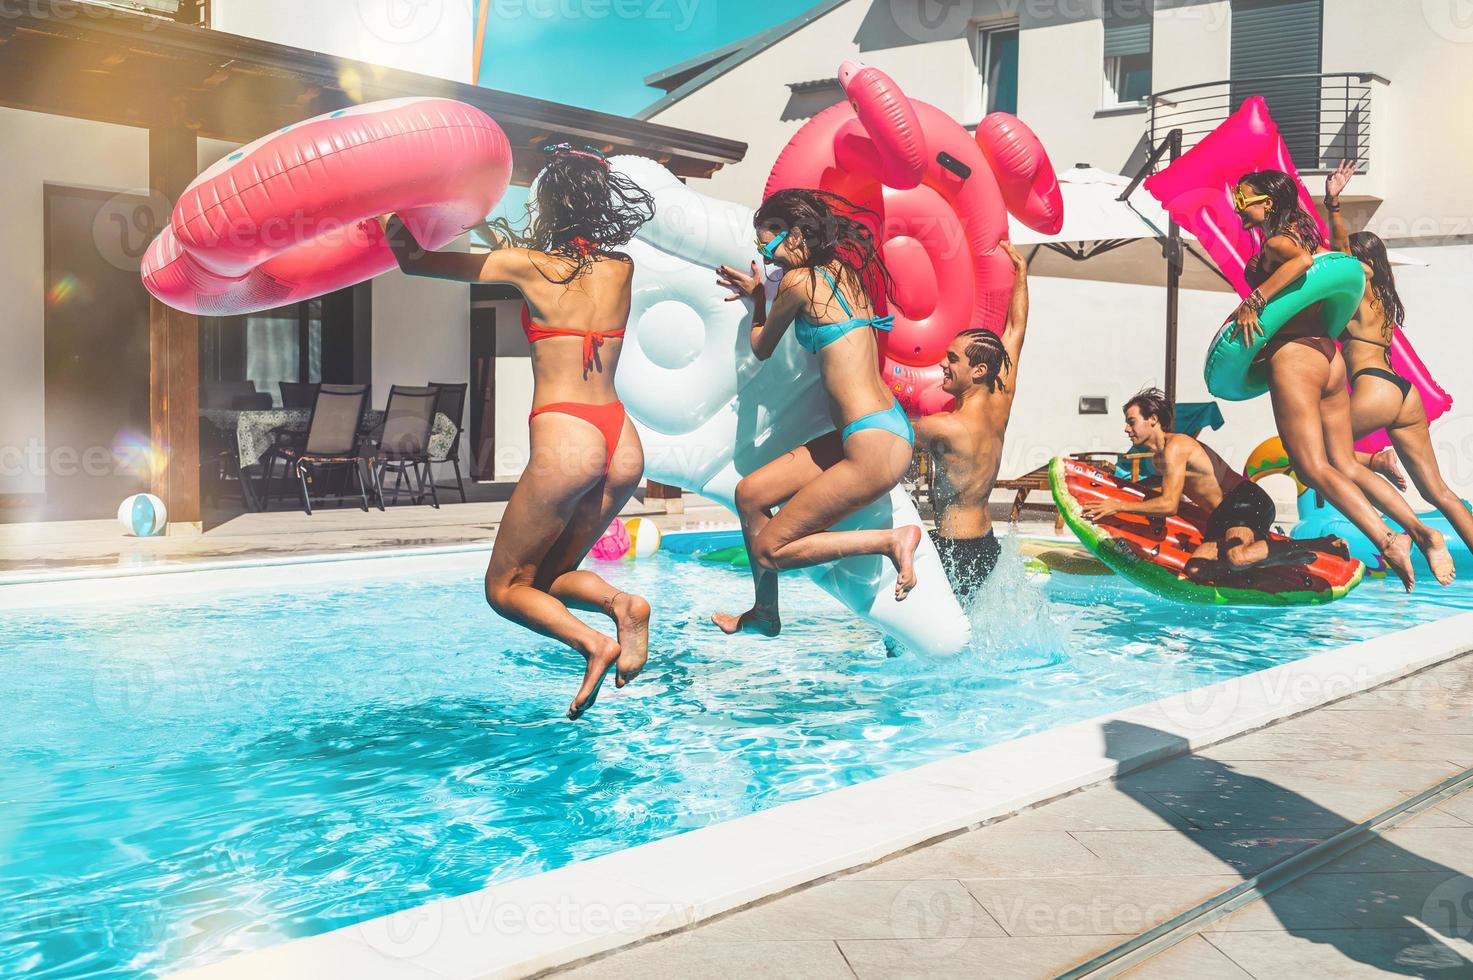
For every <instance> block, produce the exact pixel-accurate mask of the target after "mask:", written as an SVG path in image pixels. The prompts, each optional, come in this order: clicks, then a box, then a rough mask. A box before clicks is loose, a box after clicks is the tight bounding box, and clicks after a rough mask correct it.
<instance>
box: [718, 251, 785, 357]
mask: <svg viewBox="0 0 1473 980" xmlns="http://www.w3.org/2000/svg"><path fill="white" fill-rule="evenodd" d="M716 281H717V282H718V283H719V284H720V285H722V286H725V287H726V288H727V289H729V290H731V295H730V296H727V297H726V301H727V302H728V303H730V302H734V301H736V300H742V299H745V300H749V301H750V302H751V303H752V334H751V337H750V338H749V339H750V341H751V344H752V353H753V354H755V355H756V356H757V360H759V361H765V360H767V359H768V358H769V357H771V356H772V353H773V351H775V350H777V344H778V341H780V340H782V339H783V334H785V333H787V330H788V325H789V324H791V323H792V322H793V318H794V317H795V316H797V315H798V311H800V310H801V309H802V308H803V306H804V304H805V303H806V302H807V298H806V297H807V295H808V293H807V292H805V287H804V286H803V285H802V284H801V283H800V282H799V278H798V276H797V275H796V274H795V272H788V273H787V274H785V275H784V276H783V280H782V283H781V284H780V285H779V286H778V290H777V295H776V296H775V297H773V301H772V309H771V310H768V309H767V290H766V289H765V287H764V285H763V280H762V276H761V275H759V274H758V272H757V263H756V262H753V263H752V268H751V271H750V272H743V271H742V270H740V269H738V268H735V267H734V266H729V265H723V266H721V267H720V268H718V269H717V270H716Z"/></svg>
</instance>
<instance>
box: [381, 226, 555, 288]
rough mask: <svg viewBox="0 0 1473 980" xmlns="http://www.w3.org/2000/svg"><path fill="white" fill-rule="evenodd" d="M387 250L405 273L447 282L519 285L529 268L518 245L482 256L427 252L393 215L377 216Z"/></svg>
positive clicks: (527, 256) (527, 258)
mask: <svg viewBox="0 0 1473 980" xmlns="http://www.w3.org/2000/svg"><path fill="white" fill-rule="evenodd" d="M379 221H380V224H381V226H382V227H383V230H384V238H385V240H386V241H387V242H388V244H389V249H390V250H391V251H392V252H393V253H394V258H395V260H397V261H398V263H399V271H400V272H402V273H404V274H405V275H407V276H421V277H425V278H429V279H447V280H449V281H451V282H496V283H508V284H510V285H513V286H521V285H522V283H523V282H524V281H525V280H526V274H527V273H528V272H529V271H531V270H532V258H531V254H530V253H529V252H528V251H527V250H526V249H522V248H501V249H496V250H493V251H491V252H489V253H486V254H484V255H481V254H476V253H472V252H431V251H429V250H427V249H425V248H424V247H423V246H421V245H420V244H419V242H418V241H417V240H416V239H415V237H414V233H413V232H411V231H410V230H409V228H408V226H406V225H405V224H404V221H403V219H401V218H400V217H399V216H398V215H397V214H393V215H386V216H385V217H383V218H381V219H379Z"/></svg>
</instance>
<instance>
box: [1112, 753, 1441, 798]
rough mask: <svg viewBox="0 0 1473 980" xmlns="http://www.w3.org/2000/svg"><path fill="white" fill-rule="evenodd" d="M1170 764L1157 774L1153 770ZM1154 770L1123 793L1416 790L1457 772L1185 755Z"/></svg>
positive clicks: (1129, 779) (1418, 765)
mask: <svg viewBox="0 0 1473 980" xmlns="http://www.w3.org/2000/svg"><path fill="white" fill-rule="evenodd" d="M1168 767H1174V768H1172V770H1171V771H1169V772H1166V773H1161V774H1159V775H1157V772H1158V769H1167V768H1168ZM1158 769H1152V770H1147V771H1145V772H1142V773H1135V774H1132V775H1129V776H1125V777H1123V778H1122V779H1121V780H1120V787H1121V789H1122V790H1124V791H1125V792H1127V793H1134V792H1139V791H1142V790H1144V791H1146V792H1150V793H1152V794H1157V793H1159V792H1161V791H1164V790H1174V791H1176V792H1183V793H1190V792H1206V791H1212V790H1220V789H1235V790H1239V791H1242V790H1249V791H1257V792H1265V791H1267V792H1274V791H1277V790H1288V791H1290V792H1292V793H1298V794H1300V795H1302V796H1306V797H1308V798H1310V799H1313V798H1314V797H1315V794H1316V793H1321V792H1324V791H1326V790H1340V789H1346V788H1351V787H1353V788H1355V789H1358V790H1368V789H1377V790H1380V789H1390V790H1396V791H1397V792H1400V793H1419V792H1421V791H1422V790H1424V789H1426V788H1427V787H1429V786H1432V785H1434V784H1436V783H1438V782H1440V781H1442V780H1444V779H1446V778H1447V777H1449V776H1451V775H1453V774H1454V773H1456V772H1458V770H1459V767H1458V766H1455V765H1453V764H1452V763H1451V762H1383V761H1364V760H1326V761H1300V760H1296V761H1259V760H1248V761H1234V762H1226V761H1222V760H1216V759H1204V758H1202V757H1200V756H1190V757H1188V758H1185V759H1180V760H1177V761H1175V762H1170V763H1167V764H1166V765H1164V766H1161V767H1158Z"/></svg>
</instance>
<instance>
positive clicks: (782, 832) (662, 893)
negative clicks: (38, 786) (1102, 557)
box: [174, 612, 1473, 980]
mask: <svg viewBox="0 0 1473 980" xmlns="http://www.w3.org/2000/svg"><path fill="white" fill-rule="evenodd" d="M1470 627H1473V612H1470V613H1461V614H1456V615H1453V616H1450V617H1448V618H1446V619H1443V620H1439V621H1437V622H1433V623H1424V624H1421V625H1419V626H1414V627H1411V628H1408V629H1404V630H1399V631H1397V632H1394V633H1390V634H1387V635H1386V636H1382V637H1377V638H1375V639H1371V640H1363V641H1359V642H1357V643H1353V644H1350V645H1347V646H1343V647H1339V648H1337V649H1334V650H1328V651H1324V652H1322V653H1318V654H1314V655H1311V656H1309V657H1305V658H1303V659H1301V660H1297V661H1294V662H1292V663H1288V664H1280V665H1278V666H1276V667H1271V668H1268V669H1266V670H1261V671H1256V672H1254V673H1251V674H1245V675H1243V676H1240V677H1235V678H1230V679H1228V680H1225V681H1220V682H1218V683H1216V684H1212V685H1208V686H1206V687H1202V688H1197V689H1195V690H1192V691H1188V692H1186V693H1183V694H1178V695H1173V696H1172V697H1168V698H1163V699H1160V700H1157V701H1154V702H1150V703H1147V704H1144V705H1137V706H1135V707H1133V708H1128V709H1125V710H1123V711H1119V712H1114V713H1111V714H1107V715H1100V716H1097V717H1095V718H1091V719H1087V720H1085V721H1080V722H1075V723H1072V724H1069V725H1065V726H1061V727H1059V728H1055V729H1050V730H1048V731H1044V732H1039V733H1035V734H1032V735H1026V736H1023V737H1021V738H1018V739H1013V740H1011V741H1008V742H1003V743H1000V744H998V745H993V746H989V747H986V748H982V749H977V750H974V751H972V752H967V753H963V754H961V755H958V756H954V757H951V758H947V759H940V760H935V761H933V762H929V763H924V764H922V765H919V766H916V767H914V768H912V769H907V770H903V771H901V772H897V773H892V774H889V775H886V776H880V777H877V778H876V779H872V780H869V781H867V782H863V783H859V784H856V785H853V786H848V787H843V788H840V789H837V790H832V791H830V792H827V793H821V794H819V795H817V796H813V797H809V798H807V799H803V800H797V801H794V802H791V803H785V804H782V805H779V806H776V807H773V808H770V809H767V810H763V811H760V812H758V813H754V814H750V815H748V816H744V817H738V818H736V819H734V820H729V821H725V822H723V823H719V824H714V825H712V826H709V827H704V828H700V829H697V830H693V831H689V832H687V833H684V834H680V835H677V836H674V837H668V838H664V839H662V840H657V841H652V842H649V843H646V844H640V845H637V846H635V847H631V848H626V849H624V850H622V851H616V852H614V853H612V854H606V855H603V856H600V857H597V858H592V859H589V860H587V861H582V862H578V863H575V864H571V865H567V866H565V867H563V868H558V869H555V870H552V871H548V872H544V873H543V874H539V875H534V876H531V877H529V878H522V879H517V880H514V881H510V882H506V883H503V884H499V885H493V886H490V887H488V888H484V889H481V890H478V891H475V892H470V893H468V894H466V895H462V896H458V897H455V898H445V899H438V900H436V901H433V902H429V903H426V904H424V905H419V906H415V907H411V908H409V909H405V910H402V911H400V912H396V913H392V914H389V915H385V916H380V917H377V918H374V919H369V920H365V921H364V922H360V923H357V924H355V925H351V926H345V927H343V928H340V929H336V930H333V931H331V932H326V933H320V934H318V935H315V936H309V937H304V938H301V939H296V940H289V941H287V942H284V943H279V944H276V945H274V946H269V947H265V948H263V949H260V950H254V951H250V952H246V953H242V954H239V955H236V956H234V957H231V958H229V959H226V960H224V961H222V962H220V963H217V964H213V965H210V966H205V967H198V968H194V969H191V970H188V971H186V972H181V973H177V974H174V975H175V976H178V977H188V978H190V980H233V978H238V977H240V978H254V977H258V976H272V977H276V978H296V977H301V978H304V980H306V978H315V977H317V976H320V975H323V972H322V971H324V970H328V971H330V972H338V973H341V972H342V971H343V970H350V971H351V973H352V975H354V976H355V977H361V978H364V980H371V978H374V977H385V978H396V980H397V978H401V977H427V978H438V980H460V978H471V977H474V978H477V980H480V978H490V977H525V976H531V975H536V974H540V973H544V972H546V971H549V970H553V969H556V968H559V967H564V966H568V965H570V964H573V963H578V962H581V961H584V960H588V959H590V958H592V957H596V956H599V955H601V954H605V953H609V952H611V951H613V950H616V949H620V948H625V947H629V946H634V945H637V944H640V943H642V942H645V941H647V940H651V939H655V938H657V937H660V936H664V935H667V934H669V933H673V932H677V931H680V930H682V929H684V928H686V927H689V926H691V925H694V924H696V923H698V922H701V921H703V920H706V919H710V918H713V917H715V916H717V915H720V914H722V913H725V912H729V911H732V910H734V909H738V908H741V907H743V906H747V905H751V904H753V903H755V902H758V901H761V900H763V899H766V898H770V897H773V896H775V895H779V894H782V893H784V892H787V891H789V890H791V889H793V888H796V887H799V886H802V885H806V884H809V883H812V882H814V881H818V880H821V879H824V878H827V877H830V876H833V875H836V874H839V873H842V872H845V871H850V870H853V869H856V868H859V867H863V866H865V865H868V864H872V863H874V862H876V861H879V860H881V859H884V858H887V857H890V856H892V855H895V854H898V853H901V852H903V851H906V850H910V849H912V848H914V847H916V846H919V845H922V844H925V843H927V842H931V841H935V840H938V839H940V838H943V837H947V836H950V835H952V834H955V833H958V832H961V831H964V830H967V829H969V828H972V827H976V826H979V825H981V824H984V823H988V822H991V821H994V820H997V819H1000V818H1002V817H1005V816H1009V815H1011V814H1014V813H1019V812H1022V811H1024V810H1027V809H1030V808H1032V807H1034V806H1037V805H1040V804H1042V803H1045V802H1047V801H1049V800H1053V799H1056V798H1058V797H1061V796H1064V795H1067V794H1069V793H1072V792H1075V791H1077V790H1080V789H1083V788H1085V787H1088V786H1092V785H1097V784H1101V783H1105V782H1109V781H1111V780H1113V779H1115V778H1118V777H1120V776H1123V775H1125V774H1127V773H1129V772H1131V771H1134V770H1137V769H1140V768H1143V767H1145V766H1148V765H1152V764H1155V763H1158V762H1162V761H1164V760H1166V759H1170V758H1173V757H1178V756H1182V755H1186V754H1189V753H1191V752H1195V751H1197V750H1200V749H1202V748H1204V747H1206V746H1208V745H1212V744H1215V743H1217V742H1221V741H1223V740H1225V739H1228V738H1232V737H1235V736H1237V735H1241V734H1244V733H1246V732H1249V731H1253V730H1255V729H1257V728H1261V727H1263V726H1265V725H1268V724H1272V723H1274V722H1277V721H1282V720H1284V719H1286V718H1289V717H1292V716H1295V715H1298V714H1302V713H1304V712H1306V711H1311V710H1313V709H1316V708H1320V707H1323V706H1325V705H1327V704H1331V703H1333V702H1337V701H1341V700H1344V699H1345V698H1348V697H1351V696H1354V695H1356V694H1360V693H1362V692H1364V691H1367V690H1370V689H1372V688H1375V687H1379V686H1381V685H1383V684H1386V683H1389V682H1391V681H1394V680H1397V679H1399V678H1402V677H1405V676H1407V675H1410V674H1414V673H1417V672H1419V671H1422V670H1425V669H1427V668H1429V667H1432V666H1435V665H1436V664H1439V663H1443V662H1445V661H1448V660H1451V659H1454V658H1456V657H1458V656H1461V655H1464V654H1467V653H1469V652H1473V629H1470ZM1408 649H1410V650H1413V651H1417V652H1412V653H1408V652H1405V651H1406V650H1408ZM1111 725H1114V726H1116V728H1117V730H1120V731H1124V730H1125V729H1126V728H1127V726H1134V728H1133V731H1131V732H1130V733H1129V734H1128V736H1125V737H1124V743H1125V744H1124V746H1122V745H1121V744H1119V743H1117V744H1116V746H1115V748H1114V750H1113V751H1114V753H1115V757H1112V756H1111V755H1109V754H1107V752H1106V746H1105V744H1104V741H1105V738H1104V736H1105V735H1106V731H1107V728H1108V727H1109V726H1111Z"/></svg>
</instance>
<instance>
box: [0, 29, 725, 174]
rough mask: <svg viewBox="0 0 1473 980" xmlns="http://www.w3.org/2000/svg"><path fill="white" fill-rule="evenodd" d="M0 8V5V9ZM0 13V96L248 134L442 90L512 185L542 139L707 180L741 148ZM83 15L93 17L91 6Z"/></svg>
mask: <svg viewBox="0 0 1473 980" xmlns="http://www.w3.org/2000/svg"><path fill="white" fill-rule="evenodd" d="M0 5H3V4H0ZM17 7H18V9H17V11H16V12H15V13H13V14H12V15H0V50H3V51H4V54H3V55H0V105H3V106H11V107H13V108H18V109H28V110H31V111H35V112H47V113H52V114H56V115H64V116H74V117H77V118H82V119H94V120H98V121H102V122H110V123H120V124H122V125H126V126H138V127H143V128H147V129H183V130H188V131H191V132H193V133H194V134H195V135H197V136H203V137H213V138H216V139H222V140H228V141H231V142H235V143H246V142H250V141H251V140H253V139H255V138H256V137H258V136H260V135H262V134H263V133H269V132H271V131H273V130H275V129H279V128H281V127H282V126H285V125H288V124H290V123H293V122H298V121H300V120H302V119H305V118H309V117H311V116H315V115H318V114H320V113H323V112H331V111H333V110H335V109H340V108H345V107H347V106H349V105H353V104H355V103H360V102H369V101H375V100H378V99H394V98H403V97H406V96H440V97H444V98H451V99H458V100H460V101H462V102H467V103H470V104H471V105H474V106H476V107H477V108H479V109H481V110H482V111H484V112H485V113H486V114H487V115H489V116H491V117H492V118H493V119H495V120H496V122H497V123H498V124H499V125H500V126H501V128H502V129H503V130H505V131H506V134H507V137H508V138H509V139H510V141H511V145H512V152H513V157H514V167H513V181H514V182H517V183H526V182H528V181H530V180H531V179H532V177H533V176H534V175H535V174H536V173H537V171H538V170H539V169H541V167H542V165H543V164H544V163H545V162H546V158H545V156H544V154H543V153H542V147H543V145H545V144H547V143H550V142H557V141H558V140H564V139H567V140H573V141H577V142H586V143H591V144H594V145H596V146H599V147H601V148H602V149H604V150H605V152H610V153H640V154H644V155H647V156H652V157H654V158H656V159H658V160H659V161H660V162H661V163H663V164H665V166H667V167H669V168H670V169H671V170H672V171H673V172H674V173H676V174H677V175H680V176H686V177H708V176H710V175H711V173H712V172H713V171H715V170H717V169H719V168H720V167H721V166H723V165H724V164H727V163H733V162H735V161H737V160H740V159H741V158H742V157H743V156H745V154H746V149H747V148H746V144H744V143H741V142H738V141H735V140H729V139H724V138H721V137H718V136H712V135H708V134H706V133H698V132H692V131H690V130H686V129H677V128H675V127H672V126H664V125H660V124H658V123H652V122H648V121H645V120H638V119H630V118H628V117H626V116H617V115H612V114H610V113H605V112H596V111H594V110H591V109H583V108H580V107H577V106H570V105H564V104H562V103H558V102H549V101H546V100H543V99H535V98H531V97H529V96H525V95H517V94H514V93H511V92H500V91H497V90H495V89H490V88H483V87H480V86H477V85H465V84H461V83H457V82H451V81H447V80H445V79H441V78H431V77H428V76H425V75H419V74H415V73H413V72H406V71H398V70H395V69H392V68H384V67H382V66H379V65H369V64H364V63H362V62H357V61H352V60H349V59H346V58H336V57H332V56H330V55H326V54H322V53H320V52H317V51H308V50H304V49H301V48H294V47H290V46H288V45H282V44H274V43H272V42H269V41H262V40H259V39H257V38H250V37H242V36H239V35H235V34H229V33H226V32H224V31H213V30H207V29H205V28H202V27H198V26H193V25H188V24H179V23H175V22H173V21H170V20H164V19H161V18H158V17H154V16H149V15H146V14H138V13H127V12H124V11H122V10H116V9H111V8H108V9H106V10H105V14H106V16H99V15H98V11H99V10H103V8H98V7H90V5H88V4H84V3H81V2H80V0H49V2H48V3H47V4H33V5H29V6H27V5H17ZM89 11H90V12H89Z"/></svg>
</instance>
